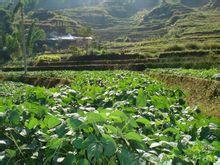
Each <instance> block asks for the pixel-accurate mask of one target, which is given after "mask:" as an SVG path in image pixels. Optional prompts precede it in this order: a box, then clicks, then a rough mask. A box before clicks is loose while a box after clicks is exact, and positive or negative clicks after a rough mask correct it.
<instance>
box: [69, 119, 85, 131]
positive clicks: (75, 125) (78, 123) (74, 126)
mask: <svg viewBox="0 0 220 165" xmlns="http://www.w3.org/2000/svg"><path fill="white" fill-rule="evenodd" d="M67 124H68V126H69V127H70V128H72V129H73V130H77V129H79V127H80V126H81V124H82V122H81V121H79V120H77V119H73V118H69V119H68V120H67Z"/></svg>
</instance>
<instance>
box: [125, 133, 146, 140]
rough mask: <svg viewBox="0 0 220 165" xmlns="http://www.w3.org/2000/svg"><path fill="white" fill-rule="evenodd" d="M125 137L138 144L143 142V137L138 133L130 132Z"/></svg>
mask: <svg viewBox="0 0 220 165" xmlns="http://www.w3.org/2000/svg"><path fill="white" fill-rule="evenodd" d="M124 137H125V138H126V139H127V140H134V141H138V142H142V139H143V137H142V136H141V135H139V134H137V133H136V132H129V133H127V134H126V135H124Z"/></svg>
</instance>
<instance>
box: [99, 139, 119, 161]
mask: <svg viewBox="0 0 220 165" xmlns="http://www.w3.org/2000/svg"><path fill="white" fill-rule="evenodd" d="M102 143H103V146H104V155H105V156H107V157H111V156H113V155H114V154H115V152H116V149H117V146H116V143H115V141H114V139H113V138H112V137H111V136H109V135H102Z"/></svg>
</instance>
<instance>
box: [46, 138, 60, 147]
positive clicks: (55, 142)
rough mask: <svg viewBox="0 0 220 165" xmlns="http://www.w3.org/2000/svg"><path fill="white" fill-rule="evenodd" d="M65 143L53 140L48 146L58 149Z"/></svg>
mask: <svg viewBox="0 0 220 165" xmlns="http://www.w3.org/2000/svg"><path fill="white" fill-rule="evenodd" d="M62 143H63V139H51V140H50V141H49V142H48V144H47V146H48V147H49V148H51V149H58V148H59V147H60V146H61V145H62Z"/></svg>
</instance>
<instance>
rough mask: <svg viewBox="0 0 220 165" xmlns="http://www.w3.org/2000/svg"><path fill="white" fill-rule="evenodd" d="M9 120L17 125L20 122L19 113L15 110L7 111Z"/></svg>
mask: <svg viewBox="0 0 220 165" xmlns="http://www.w3.org/2000/svg"><path fill="white" fill-rule="evenodd" d="M9 121H10V122H11V123H12V124H14V125H18V124H19V122H20V115H19V113H18V112H17V111H10V113H9Z"/></svg>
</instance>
